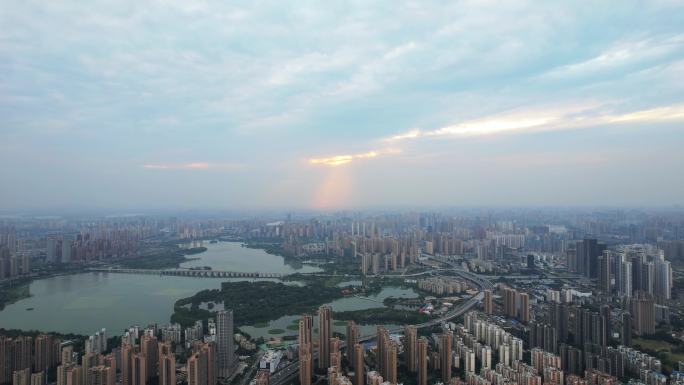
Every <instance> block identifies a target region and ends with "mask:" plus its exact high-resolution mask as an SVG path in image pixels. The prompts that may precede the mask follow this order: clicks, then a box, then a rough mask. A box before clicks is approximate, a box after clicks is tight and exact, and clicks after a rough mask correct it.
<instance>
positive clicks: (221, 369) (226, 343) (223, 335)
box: [216, 310, 235, 378]
mask: <svg viewBox="0 0 684 385" xmlns="http://www.w3.org/2000/svg"><path fill="white" fill-rule="evenodd" d="M234 353H235V349H234V346H233V311H232V310H222V311H219V312H218V313H216V356H217V359H218V365H217V366H218V376H219V377H222V378H228V377H230V369H231V367H232V364H233V355H234Z"/></svg>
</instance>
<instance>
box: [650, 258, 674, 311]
mask: <svg viewBox="0 0 684 385" xmlns="http://www.w3.org/2000/svg"><path fill="white" fill-rule="evenodd" d="M653 270H654V275H655V279H654V282H653V283H654V285H653V295H654V297H655V300H656V302H657V303H659V304H663V303H665V301H668V300H669V299H670V298H671V290H672V267H671V266H670V262H668V261H666V260H664V259H659V258H658V259H656V260H655V261H654V262H653Z"/></svg>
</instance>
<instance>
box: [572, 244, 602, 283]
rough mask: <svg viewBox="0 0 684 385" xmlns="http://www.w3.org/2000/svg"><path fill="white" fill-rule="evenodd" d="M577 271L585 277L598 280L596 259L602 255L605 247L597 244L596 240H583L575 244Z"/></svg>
mask: <svg viewBox="0 0 684 385" xmlns="http://www.w3.org/2000/svg"><path fill="white" fill-rule="evenodd" d="M576 249H577V251H576V253H577V264H578V267H579V270H580V271H578V272H579V273H581V274H582V275H584V276H585V277H589V278H598V270H599V265H598V258H599V256H600V255H602V254H603V250H605V249H606V245H604V244H601V243H598V241H597V240H596V239H589V238H585V239H584V240H582V241H579V242H577V246H576Z"/></svg>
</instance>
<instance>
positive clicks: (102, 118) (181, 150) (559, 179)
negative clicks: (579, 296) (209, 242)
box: [0, 0, 684, 210]
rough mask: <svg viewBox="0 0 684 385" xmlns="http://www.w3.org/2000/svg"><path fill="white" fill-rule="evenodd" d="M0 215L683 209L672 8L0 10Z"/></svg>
mask: <svg viewBox="0 0 684 385" xmlns="http://www.w3.org/2000/svg"><path fill="white" fill-rule="evenodd" d="M0 26H1V28H0V165H1V166H0V186H1V188H0V209H4V210H21V209H49V208H79V207H85V208H117V209H118V208H213V207H215V208H279V207H284V208H320V209H330V208H345V207H346V208H361V207H371V206H383V207H390V206H391V207H394V206H418V205H421V206H425V205H430V206H440V205H445V206H468V205H672V204H682V203H684V2H682V1H674V0H670V1H639V2H636V1H605V2H601V1H597V2H591V4H590V3H589V2H567V1H563V2H555V1H450V2H431V1H424V0H421V1H386V2H382V1H375V2H371V1H355V2H337V1H325V2H321V1H311V2H299V1H294V2H285V1H245V2H233V1H215V2H214V1H192V0H169V1H162V0H147V1H124V0H89V1H86V2H84V1H80V0H75V1H61V0H53V1H39V0H25V1H11V0H0Z"/></svg>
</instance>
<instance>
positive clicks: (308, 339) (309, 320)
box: [299, 314, 313, 385]
mask: <svg viewBox="0 0 684 385" xmlns="http://www.w3.org/2000/svg"><path fill="white" fill-rule="evenodd" d="M312 330H313V317H311V316H310V315H308V314H304V315H302V317H301V318H300V320H299V384H300V385H311V376H312V374H313V363H312V362H311V361H312V360H313V340H312V336H311V333H312Z"/></svg>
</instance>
